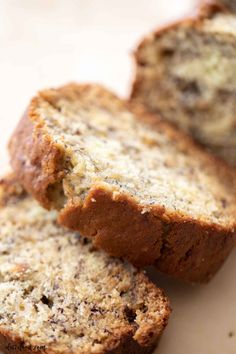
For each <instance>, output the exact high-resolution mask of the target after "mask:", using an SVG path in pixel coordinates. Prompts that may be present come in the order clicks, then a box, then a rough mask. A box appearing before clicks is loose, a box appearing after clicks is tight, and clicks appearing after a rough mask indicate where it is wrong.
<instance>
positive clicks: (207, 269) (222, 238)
mask: <svg viewBox="0 0 236 354" xmlns="http://www.w3.org/2000/svg"><path fill="white" fill-rule="evenodd" d="M74 87H75V89H73V88H74ZM89 87H90V86H89V85H84V86H76V85H69V86H65V87H63V88H62V89H59V90H57V91H56V94H55V96H57V95H60V94H61V92H62V93H63V95H64V94H65V93H66V94H67V95H69V97H70V95H71V91H72V92H73V95H74V94H75V93H74V92H75V91H76V92H77V94H80V93H81V92H83V91H84V90H89ZM98 90H99V92H100V95H101V101H102V100H103V95H104V100H109V99H110V97H113V96H111V95H110V94H108V93H107V92H106V91H105V90H104V89H102V88H98ZM45 95H46V97H47V98H48V97H49V96H50V95H48V93H47V92H46V94H45V93H44V98H45ZM41 97H42V94H41V95H40V96H39V98H38V99H41ZM50 97H51V96H50ZM116 101H117V102H116ZM115 102H116V104H117V105H119V104H124V103H121V102H122V101H118V100H117V98H115ZM119 102H120V103H119ZM35 104H37V102H36V99H34V100H33V101H32V103H31V105H30V109H29V110H28V113H27V114H26V115H25V116H24V117H23V119H22V121H21V123H20V125H19V128H17V130H16V132H15V134H14V135H13V138H12V139H11V142H10V146H9V147H10V153H11V158H12V160H11V163H12V167H13V169H14V170H15V172H16V173H17V176H19V179H20V181H21V182H22V183H23V185H24V187H25V188H26V189H27V191H29V192H30V193H32V194H33V195H34V197H35V198H36V199H38V200H39V201H40V202H41V204H43V205H44V207H46V208H50V207H51V206H52V204H53V202H54V201H53V200H50V195H49V194H48V190H49V188H50V185H53V184H55V183H59V182H60V180H61V178H63V175H64V174H65V173H66V168H65V162H64V161H63V154H62V152H61V151H60V149H59V148H58V146H56V144H55V143H53V141H52V139H50V137H49V136H47V135H44V137H43V138H42V137H41V136H40V131H41V129H40V126H39V125H37V124H35V123H34V124H35V125H33V121H34V120H36V121H37V122H38V121H39V120H40V117H38V120H37V117H36V113H35ZM131 109H132V110H133V111H135V113H136V114H137V115H138V116H139V118H140V119H142V120H143V121H146V122H147V124H151V125H152V126H153V129H156V128H155V127H158V129H163V130H165V131H166V132H168V134H169V135H171V137H172V139H177V140H179V141H181V143H182V144H183V146H185V147H186V146H187V147H188V148H189V149H191V150H194V149H196V151H198V152H199V147H198V146H197V145H196V144H194V143H193V142H192V140H191V139H190V138H188V137H187V136H186V135H185V134H182V133H180V132H178V131H177V130H174V129H173V128H172V127H171V126H170V125H169V124H168V123H164V122H160V120H159V119H157V117H153V116H151V115H149V114H146V113H145V114H144V113H143V111H142V108H139V107H138V108H137V106H136V108H134V107H131ZM201 154H202V158H203V159H204V158H206V159H207V162H208V164H210V163H211V162H210V161H211V158H210V157H209V156H208V154H207V153H205V152H203V150H202V152H201ZM26 161H27V163H26ZM212 163H213V164H215V165H218V166H219V173H220V174H221V177H222V178H224V180H225V179H226V180H229V181H231V182H229V183H231V184H232V185H231V187H232V189H233V192H234V191H235V184H234V183H233V182H232V181H233V180H235V178H236V174H235V172H233V171H232V170H231V169H230V168H228V167H227V166H226V165H225V164H224V163H222V162H220V161H219V160H217V159H215V158H213V157H212ZM94 199H95V200H96V203H94V202H93V200H94ZM54 206H55V205H54ZM59 221H60V223H61V224H63V225H65V226H66V227H68V228H70V229H73V230H79V231H80V233H81V234H82V235H83V236H87V237H90V238H92V240H93V242H94V244H95V245H96V246H98V247H101V248H103V249H105V250H106V251H107V252H109V253H110V254H112V255H114V256H118V257H124V258H126V259H128V260H129V261H130V262H132V263H133V264H135V265H138V266H144V265H147V264H156V266H157V267H158V269H160V270H161V271H163V272H166V273H168V274H170V275H172V276H174V277H178V278H181V279H184V280H186V281H190V282H205V281H208V280H209V279H210V278H211V277H212V276H213V275H214V274H215V272H216V271H217V270H218V269H219V268H220V266H221V264H222V263H223V261H224V260H225V259H226V257H227V255H228V254H229V252H230V250H231V249H232V247H233V246H234V244H235V235H236V234H235V225H233V226H232V225H229V226H227V225H218V224H217V225H216V224H211V223H208V222H204V221H202V220H194V219H193V218H191V217H190V216H188V215H185V214H183V215H181V214H180V213H179V212H170V211H168V210H165V209H164V208H163V207H161V206H157V205H156V206H153V207H152V209H151V210H150V211H149V212H147V213H142V210H141V207H140V206H139V204H138V203H137V202H136V201H135V200H134V199H132V197H131V196H129V195H128V194H125V193H122V194H119V195H118V196H117V197H116V198H115V199H114V196H113V195H112V190H109V188H108V187H107V186H104V185H101V184H96V185H93V187H92V188H91V189H90V191H89V193H88V195H87V196H86V199H85V201H83V203H82V202H81V200H80V199H79V198H76V197H75V198H73V200H68V201H67V202H66V204H65V206H64V208H63V209H62V210H60V216H59Z"/></svg>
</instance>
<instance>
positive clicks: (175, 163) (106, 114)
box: [35, 85, 236, 226]
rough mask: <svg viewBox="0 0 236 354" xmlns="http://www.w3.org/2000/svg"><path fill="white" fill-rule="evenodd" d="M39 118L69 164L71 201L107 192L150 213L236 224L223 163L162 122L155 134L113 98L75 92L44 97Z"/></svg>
mask: <svg viewBox="0 0 236 354" xmlns="http://www.w3.org/2000/svg"><path fill="white" fill-rule="evenodd" d="M80 90H81V92H80ZM65 93H66V94H65ZM35 117H36V121H37V120H38V119H39V118H38V117H40V119H41V120H42V121H43V127H42V130H43V131H44V132H45V135H46V134H49V136H50V137H52V139H53V142H54V143H55V144H57V146H59V147H60V149H61V150H63V151H64V154H65V159H66V160H67V161H68V162H69V166H67V168H68V171H66V175H65V177H64V179H63V183H62V184H63V190H64V194H65V196H66V198H67V199H69V200H71V199H73V198H75V197H79V198H81V199H82V200H83V199H84V197H85V196H86V195H87V194H88V191H89V190H90V189H91V188H92V186H94V185H96V184H97V185H99V184H103V185H105V186H108V187H110V188H111V190H113V191H114V194H113V196H114V198H115V197H116V195H117V193H118V194H119V193H121V194H122V193H126V194H129V195H131V196H132V197H133V198H135V199H136V201H137V202H138V203H139V204H140V205H141V206H142V208H143V210H144V211H148V210H150V209H151V208H152V206H155V205H158V206H161V207H163V208H165V209H167V210H169V211H170V212H176V211H177V212H179V213H181V214H183V215H187V216H190V217H191V218H194V219H201V220H203V221H206V222H213V223H216V224H223V225H224V224H227V225H231V226H232V225H233V224H235V212H236V204H235V190H236V189H235V188H236V184H235V181H234V180H233V178H228V176H227V175H226V179H223V178H222V177H223V176H222V174H221V173H219V171H218V170H219V166H218V165H217V163H216V162H215V161H213V162H212V161H211V158H209V157H208V156H207V155H205V154H204V153H203V152H202V150H200V149H197V148H196V147H195V146H194V145H193V146H192V145H191V144H189V141H188V140H187V139H186V138H185V136H182V135H178V134H177V133H176V132H175V130H172V129H171V128H170V127H169V126H167V127H166V126H165V125H162V124H161V123H160V122H159V124H158V121H157V126H156V127H154V126H152V125H151V124H147V122H145V121H144V120H142V119H139V118H140V117H139V115H137V114H135V112H133V111H132V110H129V109H128V108H127V106H126V105H125V104H124V103H123V102H122V101H121V100H119V99H117V98H116V97H115V96H113V95H112V94H110V93H109V92H107V91H105V90H102V89H100V88H99V87H97V86H89V87H85V88H84V90H83V88H81V89H80V87H79V86H76V85H75V86H68V87H67V88H64V92H63V89H62V91H60V90H58V91H57V90H51V91H50V90H49V91H46V92H43V93H42V95H41V97H40V98H39V102H38V104H37V106H36V107H35ZM184 139H186V141H184ZM222 172H224V171H222ZM234 177H235V176H234Z"/></svg>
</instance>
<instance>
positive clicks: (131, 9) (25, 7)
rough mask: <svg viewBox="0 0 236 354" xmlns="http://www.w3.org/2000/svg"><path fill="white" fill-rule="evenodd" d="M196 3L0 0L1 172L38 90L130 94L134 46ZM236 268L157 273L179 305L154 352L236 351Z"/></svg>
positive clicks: (235, 264) (235, 261)
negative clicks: (71, 85)
mask: <svg viewBox="0 0 236 354" xmlns="http://www.w3.org/2000/svg"><path fill="white" fill-rule="evenodd" d="M193 3H194V0H192V1H191V0H169V1H168V0H155V1H154V0H148V1H147V0H119V1H113V0H96V1H95V0H93V1H92V0H74V1H72V0H0V97H1V105H0V169H1V173H3V171H4V170H5V169H6V166H7V153H6V149H5V145H6V142H7V140H8V137H9V135H10V133H11V131H12V130H13V128H14V126H15V124H16V122H17V121H18V119H19V117H20V116H21V114H22V113H23V111H24V109H25V107H26V105H27V103H28V101H29V99H30V98H31V97H32V95H34V94H35V92H36V91H37V90H38V89H41V88H44V87H48V86H56V85H60V84H63V83H65V82H67V81H96V82H101V83H104V84H105V85H107V86H108V87H110V88H112V89H113V90H114V91H116V92H118V93H119V94H120V95H122V96H125V95H127V94H128V92H129V83H130V82H131V78H132V55H131V52H132V49H134V47H135V44H136V43H137V42H138V41H139V39H140V38H141V37H142V36H143V35H145V34H146V33H148V31H149V30H151V29H154V28H155V27H156V26H157V25H158V24H163V23H165V22H167V21H170V20H172V19H174V18H177V17H180V16H181V14H184V13H188V11H189V10H190V9H191V7H192V6H193ZM235 273H236V251H234V252H233V254H232V255H231V257H230V258H229V260H228V261H227V263H226V265H225V266H224V267H223V269H222V270H221V271H220V272H219V274H218V275H217V276H216V277H215V278H214V279H213V281H212V282H211V283H210V284H208V285H206V286H195V287H194V286H189V285H184V284H181V283H178V282H175V281H170V280H168V279H166V278H165V277H163V276H159V275H157V274H156V275H154V278H155V281H157V282H158V283H159V284H161V285H162V286H163V287H164V288H165V290H166V292H167V294H168V295H169V297H170V300H171V302H172V308H173V314H172V317H171V320H170V324H169V326H168V329H167V330H166V332H165V335H164V337H163V340H162V341H161V344H160V346H159V348H158V350H157V351H156V353H160V354H235V353H236V282H235V280H236V277H235ZM231 331H232V332H233V333H235V334H234V336H232V337H230V336H229V333H230V332H231ZM131 354H132V353H131Z"/></svg>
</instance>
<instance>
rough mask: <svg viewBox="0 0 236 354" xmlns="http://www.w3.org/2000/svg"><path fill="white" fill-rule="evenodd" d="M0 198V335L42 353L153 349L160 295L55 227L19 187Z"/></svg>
mask: <svg viewBox="0 0 236 354" xmlns="http://www.w3.org/2000/svg"><path fill="white" fill-rule="evenodd" d="M0 191H1V202H2V206H1V209H0V303H1V307H0V333H5V334H6V333H7V335H8V336H9V338H19V340H20V341H21V343H22V342H23V343H24V344H25V345H26V346H27V345H32V346H36V345H37V346H40V345H41V346H45V347H46V351H44V352H46V353H49V352H50V353H107V352H110V350H115V349H116V348H117V347H119V345H120V343H121V342H122V341H125V340H127V338H129V339H130V340H132V341H134V343H137V345H138V346H139V348H142V347H148V346H150V345H153V344H155V342H156V340H157V338H158V337H159V335H160V334H161V332H162V330H163V329H164V327H165V325H166V323H167V319H168V316H169V305H168V301H167V299H166V298H165V296H164V295H163V294H162V292H161V290H159V289H157V288H156V286H154V285H153V284H152V283H151V282H150V281H149V280H147V278H146V277H145V276H144V275H143V273H141V272H138V271H137V270H136V269H135V268H134V267H133V266H131V265H129V264H128V263H126V262H123V261H121V260H119V259H114V258H111V257H109V256H107V255H106V254H105V253H104V252H103V251H97V250H96V249H95V248H94V247H93V246H92V245H91V243H90V242H88V241H87V240H82V239H81V238H80V236H79V235H78V234H77V233H73V232H69V231H66V230H64V229H63V228H61V227H59V226H57V223H56V213H55V212H53V211H52V212H48V211H45V210H44V209H42V208H41V207H40V206H38V204H37V203H36V202H35V201H34V200H33V199H31V198H30V197H29V196H27V195H26V194H25V193H24V192H23V191H22V189H21V187H20V186H17V185H16V184H14V185H13V187H11V188H10V191H9V188H6V182H1V186H0ZM3 349H4V348H3ZM124 352H126V351H124ZM141 352H142V353H143V352H145V351H140V353H141ZM147 352H148V351H147ZM112 353H113V351H112ZM114 353H116V351H114ZM119 353H123V351H119ZM137 353H139V351H137Z"/></svg>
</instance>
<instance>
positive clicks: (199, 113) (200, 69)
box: [131, 0, 236, 167]
mask: <svg viewBox="0 0 236 354" xmlns="http://www.w3.org/2000/svg"><path fill="white" fill-rule="evenodd" d="M228 2H229V3H230V4H232V6H235V4H236V2H234V1H228ZM203 3H204V4H203V5H202V6H201V7H200V8H199V10H198V11H197V14H195V15H194V16H192V17H189V18H186V19H184V20H182V21H180V22H178V23H174V24H172V25H170V26H167V27H165V28H161V29H160V30H157V31H156V32H155V33H152V34H150V35H149V36H147V37H146V38H145V39H144V40H143V41H142V42H141V44H140V45H139V46H138V49H137V50H136V53H135V59H136V77H135V81H134V85H133V91H132V94H131V97H132V100H135V101H139V102H142V103H143V104H145V105H146V107H147V108H148V109H149V110H150V111H152V112H157V113H159V114H160V115H161V116H162V118H164V119H166V120H168V121H170V122H172V123H174V124H175V125H176V126H178V127H179V128H181V129H183V130H184V131H186V132H187V133H189V134H191V135H192V136H193V137H194V138H195V139H196V140H197V141H198V142H199V143H201V144H202V145H203V146H205V147H206V148H207V149H209V150H210V151H211V152H213V153H214V154H216V155H218V156H220V157H221V158H223V159H225V160H226V161H227V162H228V163H229V164H231V165H232V166H234V167H235V166H236V17H235V15H234V14H231V13H229V12H227V11H225V10H224V8H223V7H221V6H219V3H220V2H218V3H217V2H213V1H206V0H205V1H203Z"/></svg>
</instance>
